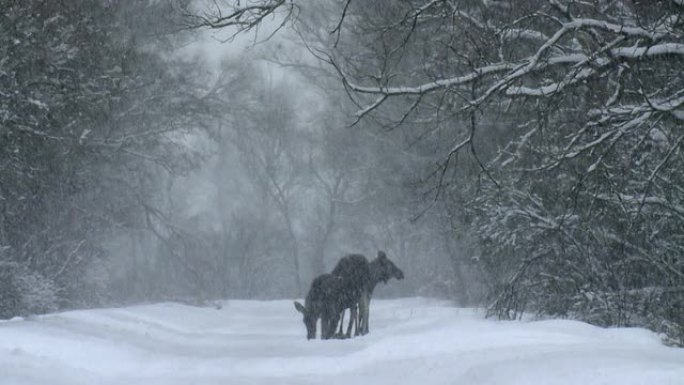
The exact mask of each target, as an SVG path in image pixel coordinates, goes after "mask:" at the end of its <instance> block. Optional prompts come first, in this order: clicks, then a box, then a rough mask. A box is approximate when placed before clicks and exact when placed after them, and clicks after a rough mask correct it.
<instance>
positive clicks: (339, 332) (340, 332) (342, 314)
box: [337, 310, 351, 336]
mask: <svg viewBox="0 0 684 385" xmlns="http://www.w3.org/2000/svg"><path fill="white" fill-rule="evenodd" d="M344 312H345V310H342V313H340V330H339V331H338V332H337V334H338V335H340V336H341V335H342V329H343V328H344ZM349 322H351V321H349Z"/></svg>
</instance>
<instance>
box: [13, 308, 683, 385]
mask: <svg viewBox="0 0 684 385" xmlns="http://www.w3.org/2000/svg"><path fill="white" fill-rule="evenodd" d="M370 326H371V333H370V334H369V335H367V336H365V337H359V338H355V339H352V340H343V341H321V340H315V341H307V340H306V337H305V335H306V332H305V328H304V325H303V324H302V322H301V317H300V315H299V314H298V313H297V312H296V311H295V309H294V307H293V306H292V302H291V301H266V302H260V301H228V302H225V303H224V304H223V307H222V308H221V309H220V310H217V309H213V308H198V307H192V306H185V305H180V304H172V303H164V304H157V305H148V306H136V307H128V308H120V309H100V310H87V311H73V312H66V313H60V314H54V315H48V316H43V317H35V318H33V319H30V320H13V321H5V322H1V323H0V384H2V385H6V384H22V385H32V384H51V385H59V384H69V385H72V384H145V385H153V384H165V385H166V384H171V385H173V384H224V385H225V384H230V385H235V384H269V385H274V384H298V385H301V384H326V385H328V384H345V385H348V384H360V383H367V384H393V385H396V384H547V385H548V384H573V385H574V384H589V385H592V384H620V385H628V384H649V385H653V384H673V385H684V350H682V349H675V348H668V347H665V346H663V345H662V344H660V342H659V340H658V338H657V336H656V335H654V334H653V333H651V332H648V331H646V330H643V329H602V328H597V327H593V326H590V325H587V324H585V323H581V322H574V321H558V320H557V321H540V322H498V321H492V320H484V319H483V318H482V315H481V314H480V313H479V312H478V311H477V310H473V309H460V308H454V307H451V306H449V305H448V303H446V302H442V301H436V300H427V299H420V298H411V299H401V300H387V301H381V300H375V301H373V304H372V309H371V318H370Z"/></svg>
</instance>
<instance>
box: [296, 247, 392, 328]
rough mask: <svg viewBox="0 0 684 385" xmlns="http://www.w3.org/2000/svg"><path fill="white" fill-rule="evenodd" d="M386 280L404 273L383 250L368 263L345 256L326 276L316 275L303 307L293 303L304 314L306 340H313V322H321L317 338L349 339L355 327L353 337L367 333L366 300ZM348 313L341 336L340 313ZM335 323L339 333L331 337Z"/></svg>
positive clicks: (356, 256)
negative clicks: (345, 329) (348, 311)
mask: <svg viewBox="0 0 684 385" xmlns="http://www.w3.org/2000/svg"><path fill="white" fill-rule="evenodd" d="M390 278H396V279H403V278H404V272H403V271H401V269H399V268H398V267H396V265H394V263H393V262H392V261H391V260H390V259H389V258H387V255H386V254H385V252H384V251H378V256H377V258H375V259H374V260H373V261H371V262H368V259H366V257H365V256H363V255H361V254H349V255H347V256H345V257H343V258H342V259H340V261H339V262H338V263H337V265H336V266H335V268H334V269H333V271H332V272H331V273H330V274H323V275H320V276H318V277H317V278H316V279H314V280H313V282H312V283H311V288H310V289H309V293H308V294H307V296H306V300H305V305H302V304H301V303H299V302H297V301H295V303H294V305H295V309H297V310H298V311H299V312H301V313H302V314H303V315H304V325H305V326H306V330H307V338H308V339H312V338H315V337H316V323H317V321H318V319H319V318H320V319H321V338H322V339H329V338H333V337H338V338H344V337H346V338H350V337H351V329H352V326H353V325H356V331H355V335H357V336H358V335H360V334H361V335H365V334H367V333H368V332H369V328H368V319H369V313H370V299H371V296H372V295H373V290H374V289H375V286H377V284H378V283H380V282H381V281H382V282H384V283H387V281H388V280H389V279H390ZM346 309H349V310H350V314H351V317H350V320H349V325H348V327H347V331H346V333H345V334H342V329H343V324H344V312H345V311H346ZM338 322H339V325H340V328H339V333H338V334H335V330H336V329H337V324H338Z"/></svg>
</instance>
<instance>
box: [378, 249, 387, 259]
mask: <svg viewBox="0 0 684 385" xmlns="http://www.w3.org/2000/svg"><path fill="white" fill-rule="evenodd" d="M378 258H379V259H386V258H387V254H385V252H384V251H382V250H378Z"/></svg>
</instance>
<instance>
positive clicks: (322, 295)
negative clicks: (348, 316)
mask: <svg viewBox="0 0 684 385" xmlns="http://www.w3.org/2000/svg"><path fill="white" fill-rule="evenodd" d="M343 283H344V281H343V279H342V278H340V277H336V276H334V275H332V274H322V275H320V276H318V277H316V278H315V279H314V280H313V282H311V288H310V289H309V293H308V294H307V295H306V299H305V300H304V305H302V304H301V303H299V302H297V301H295V303H294V305H295V309H297V311H299V312H300V313H302V314H303V315H304V325H305V326H306V338H307V339H314V338H316V323H317V322H318V319H319V318H320V319H321V339H324V340H327V339H329V338H331V337H333V335H334V333H335V330H336V329H337V322H338V321H339V317H340V313H341V312H342V311H344V309H345V308H343V307H341V306H343V305H342V303H341V299H342V298H344V296H345V293H344V291H343V289H344V287H343Z"/></svg>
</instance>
